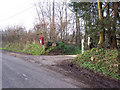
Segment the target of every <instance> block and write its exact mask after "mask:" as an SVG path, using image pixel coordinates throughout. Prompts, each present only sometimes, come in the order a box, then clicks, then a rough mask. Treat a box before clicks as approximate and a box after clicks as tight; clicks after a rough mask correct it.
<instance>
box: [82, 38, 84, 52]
mask: <svg viewBox="0 0 120 90" xmlns="http://www.w3.org/2000/svg"><path fill="white" fill-rule="evenodd" d="M83 53H84V38H83V39H82V54H83Z"/></svg>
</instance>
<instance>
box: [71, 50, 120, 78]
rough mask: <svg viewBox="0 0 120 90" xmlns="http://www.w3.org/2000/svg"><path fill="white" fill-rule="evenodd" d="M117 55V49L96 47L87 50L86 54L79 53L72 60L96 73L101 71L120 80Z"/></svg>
mask: <svg viewBox="0 0 120 90" xmlns="http://www.w3.org/2000/svg"><path fill="white" fill-rule="evenodd" d="M117 56H118V51H117V50H104V49H97V48H94V49H92V50H88V51H86V52H85V53H84V54H79V55H78V56H77V57H76V58H75V59H74V60H72V61H71V62H74V63H75V64H77V65H78V66H80V67H84V68H88V69H90V70H93V71H94V72H95V73H97V72H101V73H102V74H103V75H104V76H110V77H111V78H113V79H117V80H120V75H119V74H118V65H119V62H118V61H117Z"/></svg>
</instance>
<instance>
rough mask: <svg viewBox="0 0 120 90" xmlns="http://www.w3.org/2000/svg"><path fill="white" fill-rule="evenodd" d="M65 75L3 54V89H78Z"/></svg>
mask: <svg viewBox="0 0 120 90" xmlns="http://www.w3.org/2000/svg"><path fill="white" fill-rule="evenodd" d="M69 81H70V80H69V78H67V77H65V76H64V75H62V74H60V73H57V72H54V71H52V70H48V69H47V68H45V67H43V66H39V65H37V64H35V63H31V62H27V61H24V60H21V58H17V57H13V56H9V55H7V54H2V88H77V86H75V85H73V84H71V83H70V82H69Z"/></svg>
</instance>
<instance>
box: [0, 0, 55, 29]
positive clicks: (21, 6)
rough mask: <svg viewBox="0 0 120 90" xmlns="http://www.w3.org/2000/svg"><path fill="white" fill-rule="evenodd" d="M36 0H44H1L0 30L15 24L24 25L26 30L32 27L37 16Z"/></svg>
mask: <svg viewBox="0 0 120 90" xmlns="http://www.w3.org/2000/svg"><path fill="white" fill-rule="evenodd" d="M38 1H44V0H1V2H0V30H1V29H3V30H4V29H6V28H7V27H11V26H15V25H19V26H24V27H26V29H27V30H29V29H31V28H33V26H34V23H35V21H36V18H37V12H36V7H35V2H36V3H37V2H38ZM48 1H52V0H48ZM55 1H56V0H55Z"/></svg>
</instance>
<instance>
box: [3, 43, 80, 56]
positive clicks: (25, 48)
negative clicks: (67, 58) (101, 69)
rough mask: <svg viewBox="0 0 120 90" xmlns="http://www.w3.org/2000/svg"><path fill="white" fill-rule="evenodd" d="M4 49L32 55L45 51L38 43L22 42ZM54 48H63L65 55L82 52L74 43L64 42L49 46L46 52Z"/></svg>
mask: <svg viewBox="0 0 120 90" xmlns="http://www.w3.org/2000/svg"><path fill="white" fill-rule="evenodd" d="M1 49H3V50H8V51H13V52H23V53H28V54H32V55H42V54H44V52H43V46H42V45H39V44H38V43H35V44H26V45H25V44H20V43H9V44H7V45H5V46H4V47H3V48H1ZM52 50H61V51H62V54H63V55H74V54H80V53H81V50H80V49H79V48H77V47H76V46H73V45H66V44H64V43H62V42H58V46H56V47H52V46H48V47H47V49H46V51H45V52H46V53H49V52H51V51H52Z"/></svg>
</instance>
